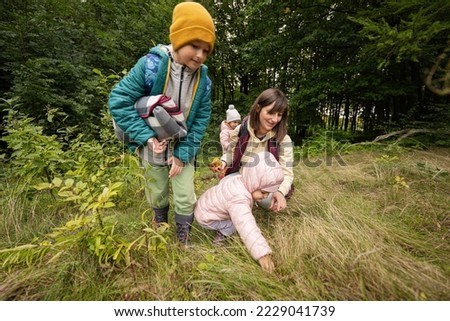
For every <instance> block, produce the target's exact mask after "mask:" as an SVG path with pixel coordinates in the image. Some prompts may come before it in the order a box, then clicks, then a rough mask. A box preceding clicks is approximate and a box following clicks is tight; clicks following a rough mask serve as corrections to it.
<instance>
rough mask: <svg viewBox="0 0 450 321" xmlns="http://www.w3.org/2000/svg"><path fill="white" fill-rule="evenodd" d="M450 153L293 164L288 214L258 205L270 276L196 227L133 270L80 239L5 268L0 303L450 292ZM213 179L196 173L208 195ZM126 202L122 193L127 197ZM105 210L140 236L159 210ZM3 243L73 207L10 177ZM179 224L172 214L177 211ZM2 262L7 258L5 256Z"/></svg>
mask: <svg viewBox="0 0 450 321" xmlns="http://www.w3.org/2000/svg"><path fill="white" fill-rule="evenodd" d="M449 155H450V149H435V150H422V151H417V150H408V149H394V150H390V149H386V150H382V149H379V148H377V149H369V148H367V147H365V148H362V149H360V148H359V150H357V149H356V148H353V149H352V148H348V149H347V150H346V152H345V154H342V155H341V156H342V159H343V160H344V161H345V164H346V166H342V165H340V164H338V163H337V162H333V163H332V164H331V165H329V166H326V165H325V163H323V164H322V166H317V167H308V166H306V165H305V162H299V164H298V165H297V166H296V167H295V174H296V183H295V186H296V191H295V194H294V196H293V197H292V198H291V199H290V200H289V202H288V209H287V210H286V211H285V212H282V213H272V212H265V211H263V210H260V209H257V210H255V216H256V218H257V221H258V223H259V225H260V227H261V229H262V231H263V233H264V234H265V236H266V238H267V239H268V241H269V243H270V245H271V247H272V249H273V252H274V254H273V256H274V261H275V264H276V271H275V273H274V274H267V273H265V272H263V271H262V270H261V269H260V267H259V266H258V264H257V263H256V262H255V261H254V260H253V259H252V258H251V257H250V255H249V254H248V252H247V250H246V249H245V247H244V246H243V244H242V242H241V241H240V239H239V237H238V236H237V235H235V236H234V237H232V238H231V239H230V240H228V241H227V243H226V246H225V247H222V248H215V247H213V246H212V244H211V240H212V238H213V233H212V232H211V231H206V230H203V229H201V228H200V227H199V226H198V225H197V224H196V223H195V224H194V226H193V231H192V241H193V246H192V247H191V248H188V249H184V248H182V247H180V246H178V244H177V241H176V239H175V235H174V228H173V226H171V227H170V228H169V229H168V230H167V231H164V232H161V233H162V237H163V239H164V240H166V241H167V244H165V245H164V244H162V245H161V247H160V248H158V249H155V248H154V249H153V250H149V251H132V252H131V263H130V265H129V266H123V265H119V266H114V265H110V264H104V263H99V262H98V259H97V258H96V257H95V256H94V255H92V253H91V252H90V251H88V250H87V249H86V248H83V246H78V247H73V248H71V249H70V250H67V251H64V252H63V253H62V254H61V255H60V256H59V257H57V258H55V259H53V260H52V261H49V260H50V257H51V256H49V255H47V256H44V257H43V259H42V260H41V261H35V262H33V263H32V264H30V265H27V264H18V265H13V266H10V267H7V266H4V267H3V268H2V270H0V299H1V300H449V299H450V294H449V293H450V242H449V238H450V198H449V197H448V191H450V179H449V178H450V158H449V157H450V156H449ZM216 182H217V179H216V178H215V177H214V176H213V175H212V174H211V173H210V172H209V171H208V170H207V169H205V168H202V169H200V170H199V171H198V172H197V177H196V186H197V193H198V195H200V194H201V193H202V191H204V190H205V189H206V188H208V187H209V186H212V185H213V184H215V183H216ZM122 198H123V197H122ZM119 204H122V205H121V206H118V207H116V208H113V209H111V210H108V212H107V213H105V215H106V216H107V220H109V221H117V222H118V224H117V227H116V230H115V233H116V235H120V237H121V238H123V239H128V240H132V239H134V238H136V237H137V236H138V235H140V233H141V230H142V228H144V227H145V224H144V223H148V222H149V220H150V217H151V213H150V212H149V211H148V206H147V204H146V202H145V196H144V194H143V192H142V190H141V191H139V192H137V193H135V192H130V193H129V196H128V197H126V199H125V200H123V199H122V201H121V202H119ZM1 205H2V212H1V213H0V240H1V241H0V248H2V249H5V248H12V247H14V246H18V245H22V244H26V243H29V242H32V240H33V238H36V237H37V238H39V237H42V236H43V235H44V234H45V233H48V232H49V231H51V229H52V228H53V227H55V226H61V225H63V224H64V222H65V221H67V220H69V219H71V218H72V217H73V216H74V215H75V214H76V210H75V209H74V208H71V207H70V206H69V205H68V204H58V203H55V201H54V200H53V199H52V198H51V197H49V196H48V194H45V193H38V194H34V193H26V192H25V188H24V186H22V187H21V185H20V184H12V183H11V184H10V185H8V186H7V188H5V189H4V190H3V192H2V204H1ZM170 220H171V222H170V223H172V224H173V217H171V218H170ZM0 263H2V261H0Z"/></svg>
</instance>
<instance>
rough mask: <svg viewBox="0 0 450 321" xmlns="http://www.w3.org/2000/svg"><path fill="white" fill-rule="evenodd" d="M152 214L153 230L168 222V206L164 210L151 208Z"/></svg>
mask: <svg viewBox="0 0 450 321" xmlns="http://www.w3.org/2000/svg"><path fill="white" fill-rule="evenodd" d="M153 212H154V215H153V225H154V226H155V228H158V227H160V226H161V223H168V222H169V215H168V214H169V206H166V207H164V208H153Z"/></svg>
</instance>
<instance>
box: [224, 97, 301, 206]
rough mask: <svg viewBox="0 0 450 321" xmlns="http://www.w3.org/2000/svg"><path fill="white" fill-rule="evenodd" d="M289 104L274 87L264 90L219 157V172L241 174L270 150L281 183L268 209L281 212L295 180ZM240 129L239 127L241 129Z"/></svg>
mask: <svg viewBox="0 0 450 321" xmlns="http://www.w3.org/2000/svg"><path fill="white" fill-rule="evenodd" d="M287 114H288V101H287V98H286V96H285V95H284V93H283V92H282V91H281V90H279V89H276V88H269V89H266V90H264V91H263V92H262V93H261V94H260V95H259V96H258V98H256V100H255V102H254V103H253V105H252V107H251V109H250V113H249V115H248V116H247V117H246V118H245V119H244V121H243V122H242V124H241V125H239V126H238V127H236V129H235V130H234V131H233V132H232V134H231V143H230V145H229V147H228V149H227V152H226V153H225V154H224V155H223V156H222V158H221V160H222V166H221V168H219V169H218V170H219V171H223V170H226V175H229V174H231V173H233V172H236V171H239V172H242V165H244V164H247V163H249V162H252V161H253V159H254V158H253V157H254V155H255V154H257V153H259V152H262V151H266V150H267V151H269V152H271V153H272V154H274V156H275V157H276V158H277V160H278V162H279V163H280V165H281V167H282V168H283V173H284V180H283V182H282V183H281V185H280V187H279V189H278V191H276V192H275V193H273V195H272V199H271V202H270V206H269V208H270V209H271V210H273V211H276V212H278V211H280V210H283V209H285V208H286V195H288V193H289V192H290V191H291V190H292V183H293V181H294V172H293V168H292V166H293V163H294V152H293V143H292V140H291V138H290V137H289V135H288V134H287ZM243 126H244V128H242V129H241V127H243Z"/></svg>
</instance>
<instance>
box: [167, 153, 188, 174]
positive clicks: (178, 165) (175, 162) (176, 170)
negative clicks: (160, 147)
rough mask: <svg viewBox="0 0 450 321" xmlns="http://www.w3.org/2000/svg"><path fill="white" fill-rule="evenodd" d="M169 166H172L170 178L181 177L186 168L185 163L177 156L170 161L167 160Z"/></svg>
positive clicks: (171, 157) (170, 158)
mask: <svg viewBox="0 0 450 321" xmlns="http://www.w3.org/2000/svg"><path fill="white" fill-rule="evenodd" d="M167 164H168V165H171V167H170V171H169V178H171V177H175V176H177V175H179V174H180V173H181V171H182V170H183V167H184V163H183V162H182V161H180V160H179V159H178V158H176V157H175V156H170V157H169V159H168V160H167Z"/></svg>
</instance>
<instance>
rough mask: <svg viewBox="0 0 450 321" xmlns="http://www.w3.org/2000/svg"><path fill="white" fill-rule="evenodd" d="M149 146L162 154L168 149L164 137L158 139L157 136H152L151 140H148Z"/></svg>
mask: <svg viewBox="0 0 450 321" xmlns="http://www.w3.org/2000/svg"><path fill="white" fill-rule="evenodd" d="M147 146H148V148H150V149H151V150H152V151H153V152H155V153H157V154H160V153H162V152H164V151H165V150H166V148H167V141H166V140H165V139H163V140H162V141H158V140H157V139H156V137H151V138H149V140H147Z"/></svg>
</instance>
